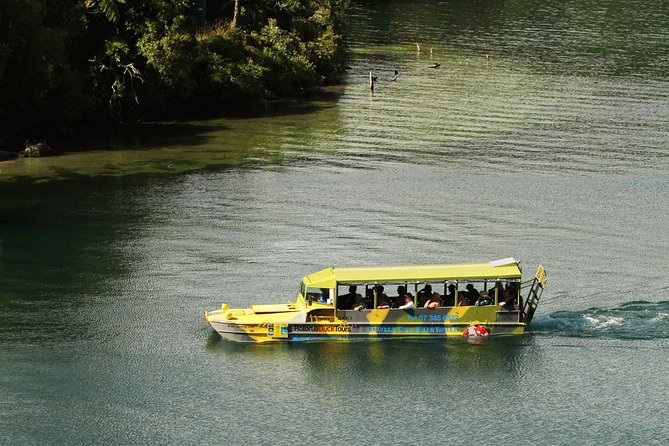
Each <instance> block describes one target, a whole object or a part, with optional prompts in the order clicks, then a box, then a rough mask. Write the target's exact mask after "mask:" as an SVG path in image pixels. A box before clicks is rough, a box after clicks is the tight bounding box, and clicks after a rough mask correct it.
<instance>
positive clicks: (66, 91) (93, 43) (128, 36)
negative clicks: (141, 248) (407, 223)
mask: <svg viewBox="0 0 669 446" xmlns="http://www.w3.org/2000/svg"><path fill="white" fill-rule="evenodd" d="M347 1H348V0H237V1H235V0H208V14H207V17H208V20H209V23H210V24H209V25H207V26H205V28H204V29H199V30H198V29H196V25H195V20H194V15H195V0H133V1H127V0H31V1H26V0H2V1H1V2H0V131H2V130H5V131H6V130H7V129H9V128H15V129H16V128H18V129H20V128H28V127H31V126H38V125H42V124H45V123H47V124H58V125H61V124H73V123H77V122H80V121H81V119H83V117H84V116H86V117H88V118H89V119H94V120H102V121H104V120H105V119H109V117H112V118H113V119H115V120H118V119H127V118H128V117H130V118H132V117H133V116H137V117H138V116H147V117H150V116H160V115H164V114H166V113H170V111H173V110H182V109H184V107H188V106H191V107H195V106H197V107H200V106H214V107H217V108H219V107H220V105H221V104H224V103H226V102H228V101H237V100H244V99H254V98H261V97H262V96H263V94H264V93H265V91H267V90H269V91H271V92H273V93H275V94H278V95H292V94H296V93H299V92H300V91H301V90H303V89H305V88H307V87H310V86H313V85H315V84H318V83H320V82H322V81H323V80H324V79H327V78H329V77H331V75H332V74H334V73H336V72H337V70H338V69H339V68H341V65H342V62H343V50H342V40H341V34H342V32H343V25H344V13H345V9H346V6H347ZM235 9H237V10H238V14H239V15H238V20H237V24H236V26H231V23H230V22H231V20H232V15H233V13H234V11H235Z"/></svg>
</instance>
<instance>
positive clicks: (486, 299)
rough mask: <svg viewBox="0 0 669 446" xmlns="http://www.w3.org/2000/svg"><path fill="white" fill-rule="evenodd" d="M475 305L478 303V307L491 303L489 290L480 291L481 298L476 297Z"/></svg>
mask: <svg viewBox="0 0 669 446" xmlns="http://www.w3.org/2000/svg"><path fill="white" fill-rule="evenodd" d="M474 305H476V306H477V307H481V306H483V305H490V296H488V292H487V291H481V292H480V293H479V298H478V299H476V302H475V303H474Z"/></svg>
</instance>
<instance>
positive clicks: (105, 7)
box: [84, 0, 125, 23]
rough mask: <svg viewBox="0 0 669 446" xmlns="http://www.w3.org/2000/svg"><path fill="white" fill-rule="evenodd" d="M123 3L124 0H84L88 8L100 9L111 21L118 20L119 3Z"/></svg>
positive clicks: (116, 21)
mask: <svg viewBox="0 0 669 446" xmlns="http://www.w3.org/2000/svg"><path fill="white" fill-rule="evenodd" d="M124 3H125V0H85V2H84V4H85V5H86V7H87V8H88V9H92V10H98V11H100V12H101V13H102V14H104V16H105V17H107V20H109V21H110V22H112V23H118V22H119V21H120V19H121V16H120V14H119V4H124Z"/></svg>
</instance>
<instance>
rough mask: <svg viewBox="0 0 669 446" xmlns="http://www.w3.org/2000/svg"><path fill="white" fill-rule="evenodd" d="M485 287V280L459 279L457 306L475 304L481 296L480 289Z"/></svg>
mask: <svg viewBox="0 0 669 446" xmlns="http://www.w3.org/2000/svg"><path fill="white" fill-rule="evenodd" d="M484 289H485V281H480V280H460V281H459V282H458V284H457V294H458V306H459V307H466V306H471V305H476V301H477V300H478V299H479V297H480V296H481V291H483V290H484Z"/></svg>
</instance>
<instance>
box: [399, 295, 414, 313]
mask: <svg viewBox="0 0 669 446" xmlns="http://www.w3.org/2000/svg"><path fill="white" fill-rule="evenodd" d="M400 309H401V310H411V309H413V297H411V294H407V295H406V296H404V305H400Z"/></svg>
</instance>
